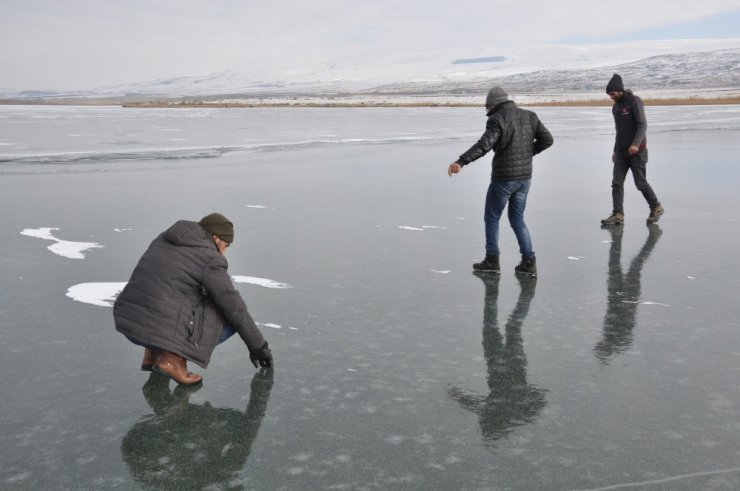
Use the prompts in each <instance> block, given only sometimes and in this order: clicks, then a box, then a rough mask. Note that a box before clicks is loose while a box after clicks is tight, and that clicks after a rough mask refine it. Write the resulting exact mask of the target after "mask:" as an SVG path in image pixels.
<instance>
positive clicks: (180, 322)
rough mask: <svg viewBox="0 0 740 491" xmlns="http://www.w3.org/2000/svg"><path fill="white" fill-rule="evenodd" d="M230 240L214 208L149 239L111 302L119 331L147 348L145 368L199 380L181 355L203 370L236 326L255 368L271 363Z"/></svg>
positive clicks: (182, 380) (231, 235)
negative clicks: (237, 280) (234, 276)
mask: <svg viewBox="0 0 740 491" xmlns="http://www.w3.org/2000/svg"><path fill="white" fill-rule="evenodd" d="M233 240H234V226H233V224H232V223H231V222H230V221H229V220H228V219H227V218H226V217H224V216H223V215H221V214H220V213H212V214H210V215H207V216H205V217H204V218H203V219H202V220H201V221H200V222H197V223H196V222H190V221H186V220H180V221H178V222H177V223H175V224H174V225H172V226H171V227H170V228H168V229H167V230H165V231H164V232H162V233H161V234H160V235H159V236H158V237H157V238H156V239H154V241H152V243H151V244H150V245H149V248H148V249H147V250H146V252H145V253H144V255H143V256H142V257H141V259H140V260H139V263H138V264H137V265H136V268H135V269H134V272H133V273H132V275H131V279H130V280H129V282H128V283H127V284H126V287H125V288H124V289H123V291H122V292H121V294H120V295H119V296H118V298H117V299H116V302H115V304H114V306H113V317H114V320H115V324H116V330H118V331H119V332H120V333H122V334H124V335H125V336H126V337H127V338H128V339H129V340H130V341H131V342H133V343H135V344H138V345H140V346H143V347H144V348H145V351H144V360H143V361H142V364H141V369H142V370H154V371H156V372H158V373H160V374H162V375H164V376H166V377H169V378H171V379H173V380H175V381H176V382H177V383H179V384H183V385H193V384H197V383H199V382H201V381H202V380H203V377H201V376H200V375H196V374H193V373H190V372H189V371H188V370H187V365H186V359H187V360H190V361H192V362H194V363H196V364H198V365H200V366H201V367H203V368H206V367H207V366H208V363H209V362H210V359H211V353H212V352H213V349H214V348H215V347H216V344H219V343H222V342H224V341H225V340H226V339H228V338H229V337H230V336H231V335H233V334H234V333H235V332H236V333H239V336H240V337H241V338H242V340H243V341H244V343H245V344H246V345H247V348H248V349H249V352H250V359H251V360H252V363H253V364H254V366H255V367H257V366H258V364H259V365H262V366H263V367H271V366H272V354H271V353H270V349H269V348H268V345H267V341H265V338H263V337H262V333H260V331H259V329H258V328H257V326H256V324H255V323H254V320H253V319H252V316H251V315H250V314H249V312H248V311H247V306H246V304H245V303H244V300H242V298H241V295H239V292H238V291H236V289H235V288H234V285H233V283H232V281H231V277H230V276H229V273H228V272H227V268H228V264H227V262H226V258H225V257H224V255H225V253H226V249H227V248H228V247H229V245H230V244H231V242H232V241H233Z"/></svg>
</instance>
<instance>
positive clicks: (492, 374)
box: [448, 274, 547, 442]
mask: <svg viewBox="0 0 740 491" xmlns="http://www.w3.org/2000/svg"><path fill="white" fill-rule="evenodd" d="M476 275H477V276H478V275H479V274H476ZM478 277H479V278H480V279H481V280H483V283H484V284H485V288H486V298H485V305H484V308H483V356H484V357H485V359H486V364H487V365H488V389H489V392H488V394H485V395H478V394H475V393H473V392H472V391H466V390H464V389H461V388H459V387H451V388H450V389H449V390H448V393H449V395H450V397H451V398H452V399H453V400H455V401H457V402H458V403H459V404H460V405H461V406H462V407H464V408H465V409H468V410H470V411H472V412H474V413H476V414H477V415H478V421H479V423H480V428H481V434H482V436H483V439H484V440H485V441H487V442H492V441H495V440H498V439H500V438H503V437H506V436H507V435H509V434H510V433H511V432H512V431H514V429H515V428H516V427H517V426H522V425H525V424H528V423H531V422H533V421H534V420H535V419H536V418H537V416H538V415H539V414H540V413H541V412H542V410H543V409H544V408H545V406H546V405H547V401H546V400H545V392H546V391H545V390H544V389H541V388H540V387H538V386H536V385H534V384H531V383H529V382H527V357H526V355H525V353H524V346H523V345H524V341H523V339H522V324H523V323H524V320H525V319H526V317H527V314H528V313H529V305H530V303H531V302H532V299H533V298H534V292H535V287H536V286H537V282H536V278H528V277H521V276H518V277H517V278H518V279H519V284H520V287H521V289H520V291H519V298H518V300H517V302H516V306H515V307H514V310H513V311H512V312H511V315H510V316H509V318H508V320H507V321H506V326H505V337H503V336H502V335H501V332H500V331H499V327H498V284H499V278H501V277H500V276H498V275H485V274H480V275H479V276H478Z"/></svg>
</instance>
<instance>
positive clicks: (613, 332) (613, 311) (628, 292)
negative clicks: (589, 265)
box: [594, 224, 665, 365]
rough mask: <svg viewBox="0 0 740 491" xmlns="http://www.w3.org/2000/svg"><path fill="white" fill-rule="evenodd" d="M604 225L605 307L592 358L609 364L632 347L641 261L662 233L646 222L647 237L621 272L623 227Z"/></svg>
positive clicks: (654, 225)
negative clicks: (606, 256) (606, 252)
mask: <svg viewBox="0 0 740 491" xmlns="http://www.w3.org/2000/svg"><path fill="white" fill-rule="evenodd" d="M605 228H608V230H609V233H610V234H611V239H612V240H611V245H610V246H609V276H608V278H607V308H606V316H605V317H604V328H603V334H602V338H601V340H600V341H599V342H598V343H596V346H595V347H594V351H595V354H596V357H597V358H598V359H599V360H600V361H601V363H602V364H604V365H606V364H608V363H609V360H610V358H611V357H612V356H613V355H614V354H617V353H624V352H625V351H627V350H629V349H630V348H631V347H632V331H633V330H634V328H635V322H636V321H637V305H638V304H639V303H640V274H641V272H642V267H643V266H644V264H645V261H646V260H647V258H648V257H649V256H650V253H651V252H652V251H653V249H654V248H655V244H657V243H658V239H659V238H660V236H661V234H662V233H663V231H662V230H661V229H660V227H659V226H658V225H657V224H652V225H648V236H647V238H646V239H645V243H644V244H643V245H642V248H641V249H640V251H639V252H638V253H637V255H636V256H635V257H634V258H633V259H632V262H631V263H630V267H629V269H628V270H627V273H626V274H625V273H624V272H623V271H622V235H623V233H624V226H620V225H618V226H612V227H605ZM643 303H644V304H647V303H649V302H643ZM661 305H665V304H661Z"/></svg>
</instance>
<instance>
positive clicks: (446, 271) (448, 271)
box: [431, 269, 451, 274]
mask: <svg viewBox="0 0 740 491" xmlns="http://www.w3.org/2000/svg"><path fill="white" fill-rule="evenodd" d="M450 271H451V270H449V269H444V270H436V269H432V270H431V272H432V273H437V274H449V273H450Z"/></svg>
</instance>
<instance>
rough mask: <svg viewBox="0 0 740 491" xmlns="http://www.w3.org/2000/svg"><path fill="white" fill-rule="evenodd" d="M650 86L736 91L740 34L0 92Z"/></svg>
mask: <svg viewBox="0 0 740 491" xmlns="http://www.w3.org/2000/svg"><path fill="white" fill-rule="evenodd" d="M614 72H618V73H620V74H621V75H622V76H623V78H624V80H625V84H626V85H627V86H628V87H633V88H634V89H635V90H636V91H640V92H641V93H643V94H645V92H646V91H647V92H649V93H653V94H662V93H665V94H676V93H678V94H686V95H701V94H703V93H704V92H710V93H723V94H729V95H739V94H740V39H730V40H685V41H649V42H644V41H643V42H635V43H620V44H609V45H595V46H552V45H547V46H532V47H529V48H527V49H523V50H519V51H517V52H494V51H492V50H490V49H477V50H469V51H466V52H462V53H461V52H459V51H458V52H437V53H432V54H411V55H402V56H397V57H393V58H390V59H388V58H385V59H353V60H346V61H342V62H337V63H333V64H330V65H325V66H314V67H311V68H310V69H306V68H304V69H302V70H298V69H296V70H292V71H283V72H277V73H272V72H267V71H256V70H251V71H237V70H230V71H224V72H219V73H213V74H208V75H205V76H185V77H176V78H167V79H161V80H154V81H149V82H143V83H132V84H124V85H118V86H110V87H101V88H96V89H91V90H80V91H74V92H57V91H46V92H42V91H28V92H22V91H20V92H18V91H13V92H10V91H6V92H3V91H0V98H5V99H8V98H15V99H49V98H107V99H128V100H131V99H139V100H151V99H162V98H175V99H180V98H189V99H190V100H192V99H196V100H203V101H224V100H229V101H234V100H245V99H249V100H255V99H261V98H270V99H275V98H290V97H314V98H316V97H350V96H355V97H376V98H377V97H391V98H393V97H395V98H399V97H436V98H440V97H441V98H465V97H479V96H480V94H481V93H485V92H486V91H487V89H488V88H489V87H491V86H493V85H501V86H503V87H505V88H506V89H507V90H508V91H509V92H510V93H512V94H519V95H523V96H524V97H530V98H543V97H544V98H551V99H568V98H578V97H585V94H592V95H591V97H593V96H594V95H596V94H598V96H600V95H601V92H602V91H603V87H604V86H605V84H606V82H607V81H608V79H609V78H610V77H611V74H612V73H614Z"/></svg>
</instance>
